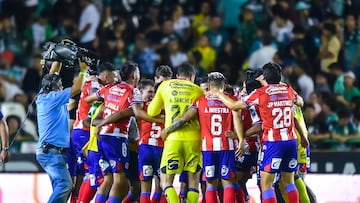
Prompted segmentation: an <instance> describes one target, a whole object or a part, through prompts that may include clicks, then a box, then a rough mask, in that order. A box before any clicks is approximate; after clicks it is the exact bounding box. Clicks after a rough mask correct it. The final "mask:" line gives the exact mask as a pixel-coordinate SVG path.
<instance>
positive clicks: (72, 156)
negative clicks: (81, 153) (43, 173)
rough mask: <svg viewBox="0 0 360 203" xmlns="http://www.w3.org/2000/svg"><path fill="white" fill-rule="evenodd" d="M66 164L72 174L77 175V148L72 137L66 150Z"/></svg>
mask: <svg viewBox="0 0 360 203" xmlns="http://www.w3.org/2000/svg"><path fill="white" fill-rule="evenodd" d="M66 165H67V168H68V171H69V173H70V176H72V177H75V176H76V175H77V172H76V170H77V163H76V150H75V147H74V145H73V141H72V140H71V139H70V147H69V149H67V150H66Z"/></svg>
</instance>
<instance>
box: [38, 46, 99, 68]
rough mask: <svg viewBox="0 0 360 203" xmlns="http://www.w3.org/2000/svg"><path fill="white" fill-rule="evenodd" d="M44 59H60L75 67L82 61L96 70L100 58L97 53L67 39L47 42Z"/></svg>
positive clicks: (68, 65) (66, 65)
mask: <svg viewBox="0 0 360 203" xmlns="http://www.w3.org/2000/svg"><path fill="white" fill-rule="evenodd" d="M43 48H44V51H43V52H42V59H43V60H45V61H59V62H61V63H63V65H64V66H65V67H75V65H76V64H77V62H78V59H80V61H82V62H84V63H86V64H87V65H88V66H89V67H90V70H96V67H97V66H98V65H99V63H100V59H99V57H98V56H97V54H96V53H94V52H92V51H90V50H88V49H86V48H83V47H79V46H77V45H76V44H75V43H74V42H73V41H71V40H68V39H65V40H62V41H60V42H59V43H55V42H46V43H45V45H44V46H43Z"/></svg>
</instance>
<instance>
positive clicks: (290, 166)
mask: <svg viewBox="0 0 360 203" xmlns="http://www.w3.org/2000/svg"><path fill="white" fill-rule="evenodd" d="M297 165H298V162H297V160H296V159H291V160H290V162H289V168H295V167H296V166H297Z"/></svg>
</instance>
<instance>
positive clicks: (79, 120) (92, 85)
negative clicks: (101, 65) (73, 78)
mask: <svg viewBox="0 0 360 203" xmlns="http://www.w3.org/2000/svg"><path fill="white" fill-rule="evenodd" d="M99 88H100V84H99V82H98V81H88V82H86V83H85V84H84V86H83V88H82V89H81V94H80V99H79V104H78V108H77V110H76V120H75V122H74V125H73V128H74V129H83V130H86V131H90V128H89V127H87V126H84V125H83V121H84V119H86V118H87V116H88V113H89V110H90V107H91V105H90V104H88V103H87V102H85V98H86V97H87V96H88V95H89V94H91V93H92V92H95V91H97V90H98V89H99Z"/></svg>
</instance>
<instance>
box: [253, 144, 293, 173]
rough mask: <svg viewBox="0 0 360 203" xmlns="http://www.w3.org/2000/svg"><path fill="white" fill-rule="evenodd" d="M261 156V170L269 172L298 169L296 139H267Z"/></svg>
mask: <svg viewBox="0 0 360 203" xmlns="http://www.w3.org/2000/svg"><path fill="white" fill-rule="evenodd" d="M261 151H262V153H261V155H260V157H259V160H260V167H259V170H260V171H265V172H269V173H277V172H281V171H283V172H294V171H297V165H298V164H297V163H298V162H297V144H296V140H288V141H277V142H269V141H265V142H264V144H263V146H262V150H261Z"/></svg>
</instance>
